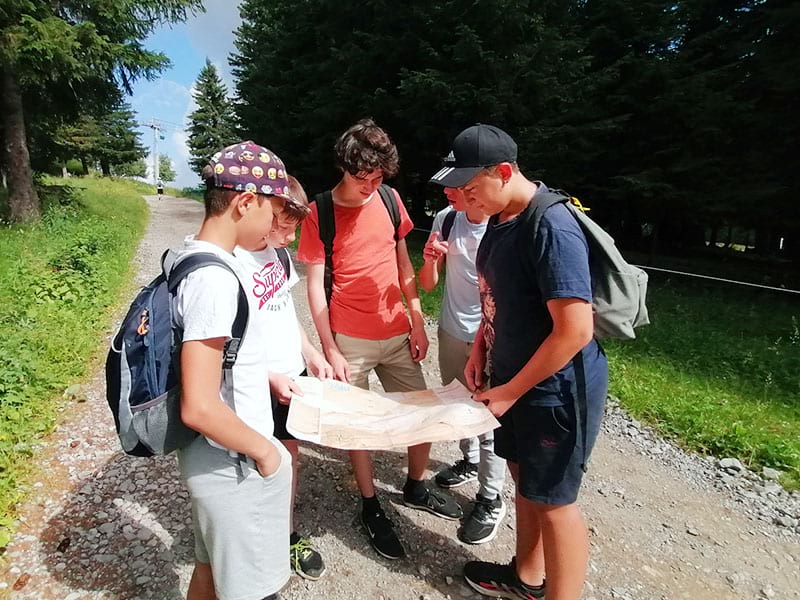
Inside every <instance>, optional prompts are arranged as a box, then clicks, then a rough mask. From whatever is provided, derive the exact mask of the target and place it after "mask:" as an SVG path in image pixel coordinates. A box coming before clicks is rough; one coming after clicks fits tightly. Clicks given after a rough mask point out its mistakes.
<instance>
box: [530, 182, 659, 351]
mask: <svg viewBox="0 0 800 600" xmlns="http://www.w3.org/2000/svg"><path fill="white" fill-rule="evenodd" d="M533 201H534V202H535V203H536V204H535V206H534V207H533V210H528V211H526V212H525V213H523V214H524V215H525V217H524V218H525V219H526V220H525V226H526V227H532V231H530V233H528V232H525V233H523V234H521V235H520V236H519V237H518V239H519V241H520V243H522V244H525V245H528V244H530V240H535V239H536V234H537V233H538V232H539V222H540V221H541V220H542V216H543V215H544V213H545V211H546V210H547V209H548V208H550V207H551V206H553V205H554V204H563V205H564V206H566V207H567V210H569V212H570V213H571V214H572V216H573V217H575V220H576V221H577V222H578V224H579V225H580V227H581V230H583V234H584V235H585V236H586V242H587V243H588V245H589V268H590V270H591V273H592V287H593V290H592V295H593V298H592V308H593V310H594V335H595V337H596V338H597V339H601V340H602V339H606V338H619V339H624V340H632V339H634V338H635V337H636V333H635V332H634V328H635V327H641V326H642V325H647V324H648V323H650V319H649V318H648V315H647V306H646V304H645V300H646V297H647V273H645V272H644V271H643V270H642V269H640V268H638V267H634V266H633V265H631V264H628V262H627V261H626V260H625V259H624V258H622V254H620V252H619V250H618V249H617V247H616V245H615V244H614V238H612V237H611V236H610V235H609V234H608V233H606V231H605V230H604V229H603V228H602V227H600V226H599V225H598V224H597V223H595V222H594V221H592V220H591V219H590V218H589V217H588V216H586V214H585V212H584V210H582V209H581V208H578V206H577V205H576V204H575V203H576V202H577V200H576V199H574V198H572V197H571V196H570V195H568V194H565V193H564V192H562V191H560V190H550V191H548V192H542V193H539V194H536V195H535V196H534V198H533ZM578 204H579V203H578ZM521 250H524V251H525V252H528V250H529V249H528V248H523V249H521Z"/></svg>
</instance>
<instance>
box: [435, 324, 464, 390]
mask: <svg viewBox="0 0 800 600" xmlns="http://www.w3.org/2000/svg"><path fill="white" fill-rule="evenodd" d="M437 333H438V338H439V372H440V373H441V374H442V385H447V384H448V383H450V382H451V381H453V379H458V380H459V381H460V382H461V384H462V385H463V386H464V387H466V386H467V379H466V377H464V367H466V366H467V360H468V359H469V352H470V350H472V342H465V341H463V340H460V339H458V338H457V337H455V336H452V335H450V334H449V333H447V332H446V331H445V330H444V329H442V328H441V327H439V331H438V332H437Z"/></svg>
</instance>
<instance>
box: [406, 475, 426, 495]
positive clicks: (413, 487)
mask: <svg viewBox="0 0 800 600" xmlns="http://www.w3.org/2000/svg"><path fill="white" fill-rule="evenodd" d="M427 493H428V487H427V486H426V485H425V481H424V480H421V479H411V477H406V484H405V485H404V486H403V495H404V496H406V497H408V498H424V497H425V495H426V494H427Z"/></svg>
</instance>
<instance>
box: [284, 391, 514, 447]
mask: <svg viewBox="0 0 800 600" xmlns="http://www.w3.org/2000/svg"><path fill="white" fill-rule="evenodd" d="M296 381H297V383H298V384H299V385H300V387H301V388H302V390H303V395H302V396H298V395H295V396H293V397H292V401H291V404H290V406H289V419H288V422H287V424H286V429H287V430H288V431H289V433H291V434H292V435H293V436H295V437H296V438H298V439H301V440H306V441H309V442H314V443H315V444H320V445H322V446H329V447H331V448H340V449H343V450H388V449H390V448H400V447H405V446H413V445H415V444H421V443H423V442H442V441H447V440H460V439H462V438H467V437H473V436H476V435H481V434H483V433H486V432H487V431H490V430H492V429H494V428H496V427H499V424H498V422H497V419H495V418H494V416H493V415H492V413H490V412H489V409H487V408H486V407H485V406H484V405H483V404H480V403H478V402H475V401H473V400H472V399H471V398H470V392H469V390H467V388H465V387H464V386H463V385H461V383H459V382H458V380H455V381H453V382H452V383H451V384H449V385H447V386H445V387H440V388H435V389H431V390H422V391H419V392H397V393H391V394H378V393H375V392H371V391H367V390H362V389H361V388H357V387H353V386H351V385H349V384H347V383H343V382H341V381H336V380H333V379H324V380H320V379H317V378H315V377H298V378H297V379H296Z"/></svg>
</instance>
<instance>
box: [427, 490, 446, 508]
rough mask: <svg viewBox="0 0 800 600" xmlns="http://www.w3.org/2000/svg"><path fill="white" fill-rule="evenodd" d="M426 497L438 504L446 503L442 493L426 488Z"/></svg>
mask: <svg viewBox="0 0 800 600" xmlns="http://www.w3.org/2000/svg"><path fill="white" fill-rule="evenodd" d="M428 498H430V499H431V500H433V501H434V502H435V503H436V504H438V505H439V506H444V505H445V504H447V497H446V496H444V495H442V493H441V492H439V491H437V490H434V489H431V488H428Z"/></svg>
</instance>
